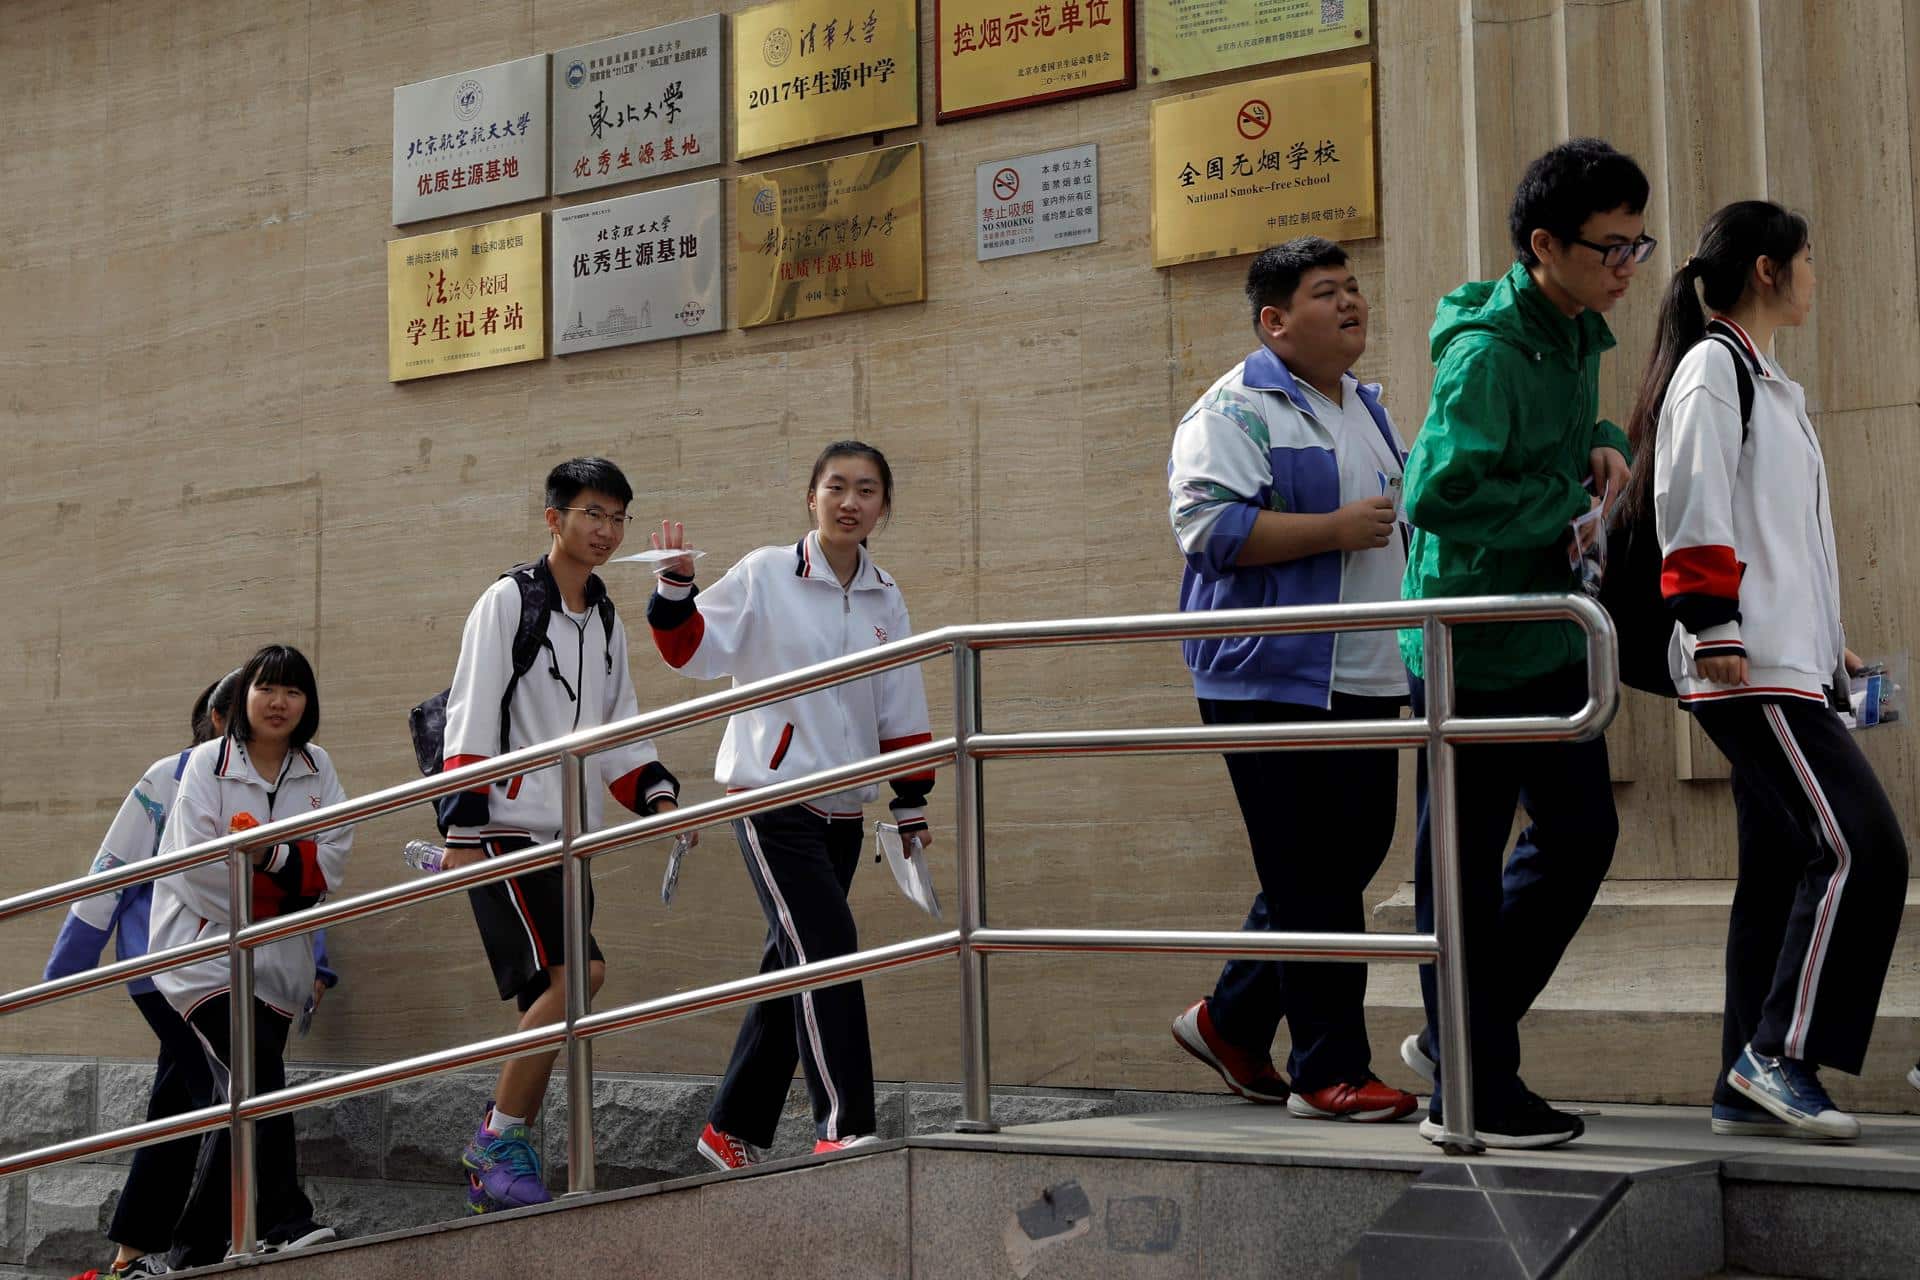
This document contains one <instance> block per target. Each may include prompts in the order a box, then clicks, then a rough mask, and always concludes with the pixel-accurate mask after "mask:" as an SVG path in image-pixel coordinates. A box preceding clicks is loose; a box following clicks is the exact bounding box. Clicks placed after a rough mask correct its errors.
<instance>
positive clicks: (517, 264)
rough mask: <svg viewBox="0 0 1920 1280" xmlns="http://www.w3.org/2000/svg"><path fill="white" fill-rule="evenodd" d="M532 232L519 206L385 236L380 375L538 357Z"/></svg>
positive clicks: (542, 348)
mask: <svg viewBox="0 0 1920 1280" xmlns="http://www.w3.org/2000/svg"><path fill="white" fill-rule="evenodd" d="M540 231H541V223H540V215H539V214H537V213H529V214H525V215H523V216H521V217H518V218H503V219H501V220H500V221H499V222H483V223H481V224H479V225H478V226H473V227H455V228H454V229H453V230H451V231H434V232H430V233H429V234H427V235H424V236H408V237H407V238H405V239H404V240H389V241H387V379H388V380H389V381H391V382H407V381H410V380H412V379H414V378H431V377H433V376H434V375H435V374H437V373H455V372H458V371H459V370H462V369H485V368H488V367H490V366H492V365H497V364H518V363H520V362H521V361H523V360H538V359H540V358H541V357H542V356H544V355H546V353H547V346H546V315H547V304H546V253H545V246H546V241H545V239H544V238H543V237H542V236H541V234H540Z"/></svg>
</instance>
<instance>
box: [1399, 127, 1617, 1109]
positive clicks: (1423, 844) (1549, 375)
mask: <svg viewBox="0 0 1920 1280" xmlns="http://www.w3.org/2000/svg"><path fill="white" fill-rule="evenodd" d="M1646 203H1647V179H1646V176H1645V175H1644V174H1643V173H1641V171H1640V168H1639V166H1638V165H1636V164H1635V163H1634V162H1633V161H1632V160H1631V159H1630V158H1628V157H1627V156H1624V155H1622V154H1621V153H1620V152H1618V151H1616V150H1614V149H1613V148H1612V147H1611V146H1608V145H1607V144H1606V143H1605V142H1602V141H1600V140H1599V139H1596V138H1578V139H1575V140H1573V141H1570V142H1565V143H1562V144H1561V145H1559V146H1557V147H1555V148H1554V149H1553V150H1551V151H1549V152H1547V153H1546V154H1545V155H1543V156H1541V157H1540V158H1539V159H1537V160H1535V161H1534V162H1533V164H1532V165H1531V166H1529V167H1528V169H1527V172H1526V176H1525V177H1524V178H1522V179H1521V182H1520V187H1519V190H1518V191H1516V192H1515V194H1514V198H1513V205H1512V209H1511V211H1510V213H1509V216H1508V227H1509V231H1510V233H1511V235H1512V237H1513V246H1514V250H1515V252H1516V254H1517V256H1518V259H1519V260H1518V261H1517V262H1515V263H1514V265H1513V267H1512V268H1511V269H1510V270H1509V271H1508V272H1507V273H1506V275H1505V276H1503V277H1502V278H1500V279H1498V280H1488V281H1479V282H1476V283H1472V284H1467V285H1463V286H1462V287H1461V288H1459V289H1458V290H1456V291H1454V292H1453V293H1452V294H1449V295H1448V296H1447V297H1446V298H1443V299H1442V300H1441V302H1440V305H1439V308H1438V311H1437V314H1436V316H1435V319H1434V325H1433V331H1432V335H1431V338H1432V351H1433V360H1434V364H1435V372H1434V383H1433V393H1432V397H1431V399H1430V400H1429V402H1428V408H1427V420H1426V425H1425V427H1424V428H1423V429H1422V430H1421V432H1420V435H1419V438H1418V439H1417V440H1416V441H1415V443H1414V447H1413V451H1412V453H1411V454H1410V455H1409V457H1408V459H1407V478H1406V510H1407V518H1408V519H1409V521H1411V522H1412V524H1413V526H1414V534H1413V545H1412V549H1411V551H1410V553H1409V556H1408V564H1407V576H1406V581H1405V587H1404V594H1405V595H1406V597H1407V598H1408V599H1410V600H1411V599H1429V598H1434V597H1445V596H1473V595H1511V594H1518V593H1523V592H1568V591H1575V590H1578V589H1579V588H1578V587H1577V586H1576V582H1577V578H1576V570H1575V568H1574V561H1573V559H1571V558H1570V552H1573V551H1577V550H1578V548H1573V547H1571V546H1570V541H1571V537H1572V529H1571V522H1572V521H1573V520H1574V519H1575V517H1578V516H1582V515H1585V514H1586V513H1587V512H1588V511H1589V510H1592V509H1593V508H1595V507H1599V506H1601V505H1602V504H1603V501H1605V502H1607V503H1610V502H1611V500H1612V499H1613V498H1618V497H1619V496H1620V494H1621V493H1622V491H1623V490H1624V489H1625V487H1626V479H1627V459H1626V453H1627V441H1626V436H1625V435H1624V433H1622V432H1621V430H1620V428H1618V427H1617V426H1615V425H1614V424H1613V423H1611V422H1606V421H1601V420H1600V419H1599V417H1598V413H1599V370H1600V356H1601V354H1602V353H1603V352H1605V351H1607V350H1608V349H1610V348H1611V347H1612V346H1613V345H1614V341H1613V334H1612V333H1611V332H1610V331H1609V330H1608V328H1607V324H1606V321H1605V320H1603V319H1602V318H1601V317H1602V316H1604V315H1605V314H1606V313H1607V312H1608V311H1610V310H1611V309H1612V308H1613V306H1614V304H1615V303H1617V302H1618V301H1620V299H1621V298H1623V297H1625V296H1626V292H1627V289H1628V288H1629V287H1630V286H1631V285H1632V283H1633V276H1634V271H1635V268H1636V267H1637V266H1638V265H1639V264H1640V263H1641V262H1644V261H1645V260H1646V258H1647V256H1648V254H1650V253H1651V252H1652V251H1653V247H1654V241H1653V240H1652V239H1651V238H1649V237H1648V236H1647V235H1646V234H1645V226H1646V219H1645V218H1644V216H1643V210H1644V209H1645V207H1646ZM1589 485H1590V486H1591V487H1590V488H1589V487H1588V486H1589ZM1584 527H1585V526H1583V528H1584ZM1400 650H1401V653H1402V654H1403V656H1404V657H1405V658H1406V661H1407V666H1408V668H1409V670H1410V672H1411V673H1412V676H1413V680H1412V690H1411V691H1412V695H1413V709H1414V714H1415V715H1424V714H1425V712H1426V705H1427V703H1426V694H1427V690H1426V685H1425V681H1424V678H1423V677H1424V672H1425V668H1424V664H1423V658H1424V656H1425V655H1424V654H1423V653H1422V651H1421V633H1420V632H1419V631H1417V630H1409V631H1403V632H1402V633H1401V636H1400ZM1453 682H1454V685H1455V688H1456V692H1455V696H1454V708H1455V712H1456V714H1458V715H1461V716H1472V717H1481V716H1526V715H1567V714H1571V713H1573V712H1575V711H1577V710H1579V708H1580V707H1581V706H1582V705H1583V704H1584V702H1585V701H1586V696H1587V687H1586V684H1587V680H1586V645H1585V642H1584V639H1583V637H1582V634H1581V632H1580V630H1579V628H1578V627H1577V626H1575V625H1574V624H1573V623H1539V622H1522V623H1505V624H1483V625H1477V626H1461V627H1456V628H1454V629H1453ZM1454 754H1455V759H1456V761H1457V772H1456V776H1457V778H1458V783H1457V786H1456V788H1455V792H1456V795H1455V805H1456V811H1457V815H1458V831H1459V852H1460V885H1461V900H1462V904H1461V905H1462V916H1463V919H1462V937H1463V940H1464V946H1465V951H1466V974H1467V986H1468V996H1467V1003H1468V1006H1469V1014H1468V1018H1469V1022H1470V1026H1469V1027H1468V1033H1469V1040H1470V1043H1471V1046H1472V1052H1473V1092H1474V1120H1475V1128H1476V1129H1477V1130H1478V1131H1479V1136H1480V1138H1481V1139H1482V1140H1483V1141H1484V1142H1486V1143H1487V1145H1488V1146H1493V1147H1546V1146H1553V1145H1556V1144H1558V1143H1562V1142H1566V1141H1568V1140H1569V1139H1572V1138H1576V1137H1578V1136H1579V1135H1580V1133H1581V1132H1582V1130H1583V1128H1584V1126H1583V1125H1582V1122H1581V1121H1580V1119H1579V1118H1578V1117H1577V1116H1573V1115H1570V1114H1567V1113H1564V1112H1560V1111H1556V1110H1554V1109H1553V1108H1552V1107H1550V1106H1548V1105H1547V1103H1546V1102H1545V1101H1543V1100H1542V1099H1541V1098H1540V1097H1539V1096H1538V1095H1537V1094H1534V1093H1533V1092H1531V1091H1530V1090H1528V1089H1527V1087H1526V1085H1525V1084H1524V1083H1523V1082H1522V1081H1521V1079H1520V1074H1519V1068H1520V1031H1519V1023H1520V1019H1521V1018H1522V1017H1523V1016H1524V1015H1525V1014H1526V1012H1527V1010H1528V1009H1529V1008H1530V1007H1531V1006H1532V1004H1533V1001H1534V999H1535V998H1536V997H1537V996H1538V995H1539V994H1540V992H1541V990H1542V989H1543V988H1545V987H1546V985H1547V980H1548V979H1549V978H1550V977H1552V975H1553V970H1554V968H1555V966H1556V965H1558V964H1559V962H1560V957H1561V955H1562V953H1564V952H1565V950H1566V948H1567V944H1568V943H1569V942H1570V941H1572V939H1573V935H1574V933H1575V932H1576V931H1577V930H1578V929H1579V927H1580V924H1581V922H1582V921H1583V920H1585V919H1586V915H1587V909H1588V908H1589V907H1590V906H1592V905H1593V899H1594V895H1595V894H1597V893H1598V892H1599V889H1600V882H1601V880H1602V879H1604V878H1605V876H1606V873H1607V867H1608V865H1609V864H1610V863H1611V862H1612V860H1613V846H1614V841H1615V840H1616V838H1617V837H1618V835H1619V819H1618V818H1617V816H1616V815H1615V813H1614V807H1613V788H1612V784H1611V783H1610V782H1609V781H1608V771H1607V745H1606V743H1605V741H1603V740H1601V739H1595V740H1593V741H1591V742H1578V743H1574V742H1555V743H1526V744H1520V745H1507V746H1463V747H1458V748H1456V749H1455V753H1454ZM1417 790H1418V794H1419V805H1420V820H1419V832H1418V837H1417V841H1416V844H1415V849H1414V887H1415V918H1416V920H1417V925H1416V927H1417V928H1419V929H1422V930H1430V929H1432V928H1433V917H1434V910H1433V893H1432V874H1431V873H1432V841H1431V834H1432V833H1431V824H1430V821H1429V817H1430V814H1429V809H1428V795H1427V761H1426V758H1425V756H1424V755H1423V756H1422V757H1421V758H1420V762H1419V772H1418V775H1417ZM1516 805H1518V806H1519V807H1521V808H1524V809H1525V810H1526V811H1527V816H1528V817H1529V819H1531V825H1529V826H1528V827H1527V828H1526V829H1525V830H1524V831H1522V832H1521V833H1520V838H1519V841H1518V842H1517V844H1516V845H1515V847H1514V850H1513V854H1512V857H1511V858H1507V857H1506V856H1505V854H1506V848H1507V835H1508V833H1509V831H1510V830H1511V829H1512V825H1513V815H1514V809H1515V806H1516ZM1420 986H1421V993H1422V995H1423V997H1424V999H1425V1003H1426V1012H1427V1025H1426V1029H1425V1030H1423V1031H1422V1032H1420V1034H1419V1035H1417V1036H1409V1037H1408V1038H1407V1040H1406V1043H1405V1044H1403V1045H1402V1046H1401V1057H1402V1058H1403V1059H1404V1060H1405V1061H1406V1063H1407V1065H1408V1066H1409V1067H1411V1068H1413V1070H1414V1071H1415V1072H1417V1073H1419V1074H1420V1075H1422V1076H1424V1077H1425V1078H1426V1079H1427V1080H1428V1081H1430V1082H1432V1081H1435V1080H1436V1078H1437V1074H1438V1071H1439V1070H1440V1069H1441V1068H1443V1067H1444V1065H1445V1064H1444V1063H1442V1062H1441V1061H1440V1060H1439V1050H1438V1042H1437V1040H1436V1038H1435V1034H1434V1031H1435V1025H1436V1023H1435V1016H1434V1002H1435V994H1434V977H1433V970H1432V966H1430V965H1423V966H1422V967H1421V970H1420ZM1440 1105H1441V1104H1440V1091H1439V1089H1438V1088H1435V1090H1434V1095H1433V1101H1432V1104H1431V1108H1430V1114H1429V1116H1428V1118H1427V1120H1426V1121H1425V1122H1423V1123H1422V1125H1421V1126H1420V1131H1421V1133H1422V1135H1423V1136H1425V1137H1427V1138H1428V1139H1429V1140H1432V1141H1439V1140H1440V1138H1441V1136H1442V1135H1443V1133H1444V1126H1443V1124H1442V1116H1441V1109H1440Z"/></svg>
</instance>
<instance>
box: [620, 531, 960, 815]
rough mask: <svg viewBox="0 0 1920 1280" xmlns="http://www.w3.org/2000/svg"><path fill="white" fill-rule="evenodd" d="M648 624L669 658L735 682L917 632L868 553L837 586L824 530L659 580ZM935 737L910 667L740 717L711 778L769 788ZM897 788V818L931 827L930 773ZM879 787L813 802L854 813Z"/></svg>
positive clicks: (732, 785)
mask: <svg viewBox="0 0 1920 1280" xmlns="http://www.w3.org/2000/svg"><path fill="white" fill-rule="evenodd" d="M647 622H648V623H649V625H651V627H652V628H653V641H654V644H655V645H656V646H657V647H658V648H659V650H660V654H661V656H662V657H664V658H665V659H666V660H667V663H668V665H670V666H672V667H674V668H675V669H676V670H678V671H680V672H681V673H682V674H684V675H689V676H692V677H694V678H695V679H701V680H710V679H713V678H715V677H719V676H731V677H733V682H734V684H735V685H741V684H750V683H752V682H753V681H755V680H762V679H765V678H766V677H768V676H774V675H779V674H782V673H784V672H788V671H793V670H795V669H797V668H800V667H805V666H811V665H812V664H814V663H816V662H826V661H828V660H830V659H833V658H839V657H843V656H845V655H846V654H850V653H858V652H860V651H861V650H863V649H872V648H875V647H877V646H879V645H882V644H885V643H887V642H888V641H890V640H903V639H905V638H906V637H907V636H909V635H912V634H913V624H912V623H911V622H910V621H908V619H907V603H906V600H905V599H904V598H903V597H902V596H901V594H900V588H899V587H897V586H895V585H894V581H893V579H892V577H890V576H889V575H887V574H886V573H883V572H882V571H881V570H880V568H879V566H877V565H875V564H874V563H873V561H872V559H871V558H869V557H868V555H867V553H866V551H865V550H864V549H862V551H861V553H860V568H859V570H858V571H857V572H856V573H855V574H854V576H853V581H852V582H851V583H850V584H848V585H847V586H845V587H842V586H841V585H840V582H839V580H838V579H837V578H835V576H834V573H833V570H832V569H831V568H830V567H828V565H827V558H826V556H825V554H824V553H823V552H822V551H821V549H820V535H819V533H818V531H812V532H809V533H808V534H807V536H806V537H804V538H802V539H800V541H799V542H797V543H793V544H791V545H788V546H773V547H761V548H759V549H758V550H756V551H750V552H748V553H747V554H746V555H745V556H744V557H742V558H741V560H740V562H739V563H738V564H736V565H734V566H733V568H731V569H729V570H728V571H727V574H726V576H725V577H723V578H721V579H720V581H718V582H716V583H714V584H713V585H712V586H711V587H706V588H698V587H695V586H693V584H691V583H676V582H673V581H670V580H668V579H664V578H663V579H662V580H661V581H660V584H659V587H658V589H657V590H656V591H655V592H654V595H653V598H652V599H651V600H650V601H648V602H647ZM931 740H932V735H931V734H930V733H929V731H928V727H927V695H926V686H925V685H924V683H923V682H922V681H921V678H920V671H919V668H917V667H903V668H900V669H897V670H894V671H886V672H882V673H881V674H879V675H876V676H870V677H868V678H867V679H865V680H856V681H853V682H851V683H848V684H842V685H837V686H835V687H833V688H830V689H819V690H816V691H814V692H812V693H806V694H802V695H800V696H799V697H797V698H793V699H790V700H788V701H786V702H778V703H773V704H771V705H769V706H764V707H757V708H755V709H754V710H752V711H743V712H741V713H739V714H738V715H735V716H733V717H732V718H730V719H729V720H728V721H727V731H726V735H725V736H724V737H723V738H722V739H721V741H720V752H719V756H718V758H717V759H716V760H715V761H714V777H715V779H716V780H717V781H719V782H722V783H724V784H725V785H726V786H727V787H728V788H729V789H732V790H744V789H748V788H752V787H764V786H766V785H768V784H769V783H774V782H784V781H787V780H789V779H792V778H798V777H803V776H805V775H806V774H809V773H816V772H818V771H820V770H822V769H830V768H833V767H834V766H836V765H843V764H851V763H853V762H854V761H856V760H862V759H865V758H867V757H869V756H874V755H878V754H879V753H881V752H883V751H896V750H899V749H900V748H902V747H909V746H914V745H917V744H919V743H922V742H928V741H931ZM892 785H893V789H894V793H895V798H894V800H893V801H892V806H891V807H892V809H893V814H894V817H895V818H896V819H897V820H898V821H899V823H900V824H901V826H902V827H903V828H907V829H909V830H911V829H913V828H914V827H918V826H924V825H925V822H926V798H927V793H928V792H929V791H931V790H932V788H933V771H932V770H931V769H929V770H926V771H925V772H923V773H917V774H914V775H913V776H911V777H907V778H896V779H894V780H893V783H892ZM878 794H879V789H878V788H877V787H873V786H866V787H860V788H857V789H855V790H852V791H845V792H841V793H839V794H837V795H831V796H823V797H820V798H818V799H816V800H813V801H811V802H809V806H808V807H809V808H812V809H813V810H814V811H815V812H817V813H820V814H822V815H825V816H829V817H858V816H859V813H860V807H861V806H862V805H863V804H865V803H866V802H867V801H869V800H872V799H873V798H874V797H875V796H876V795H878Z"/></svg>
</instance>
